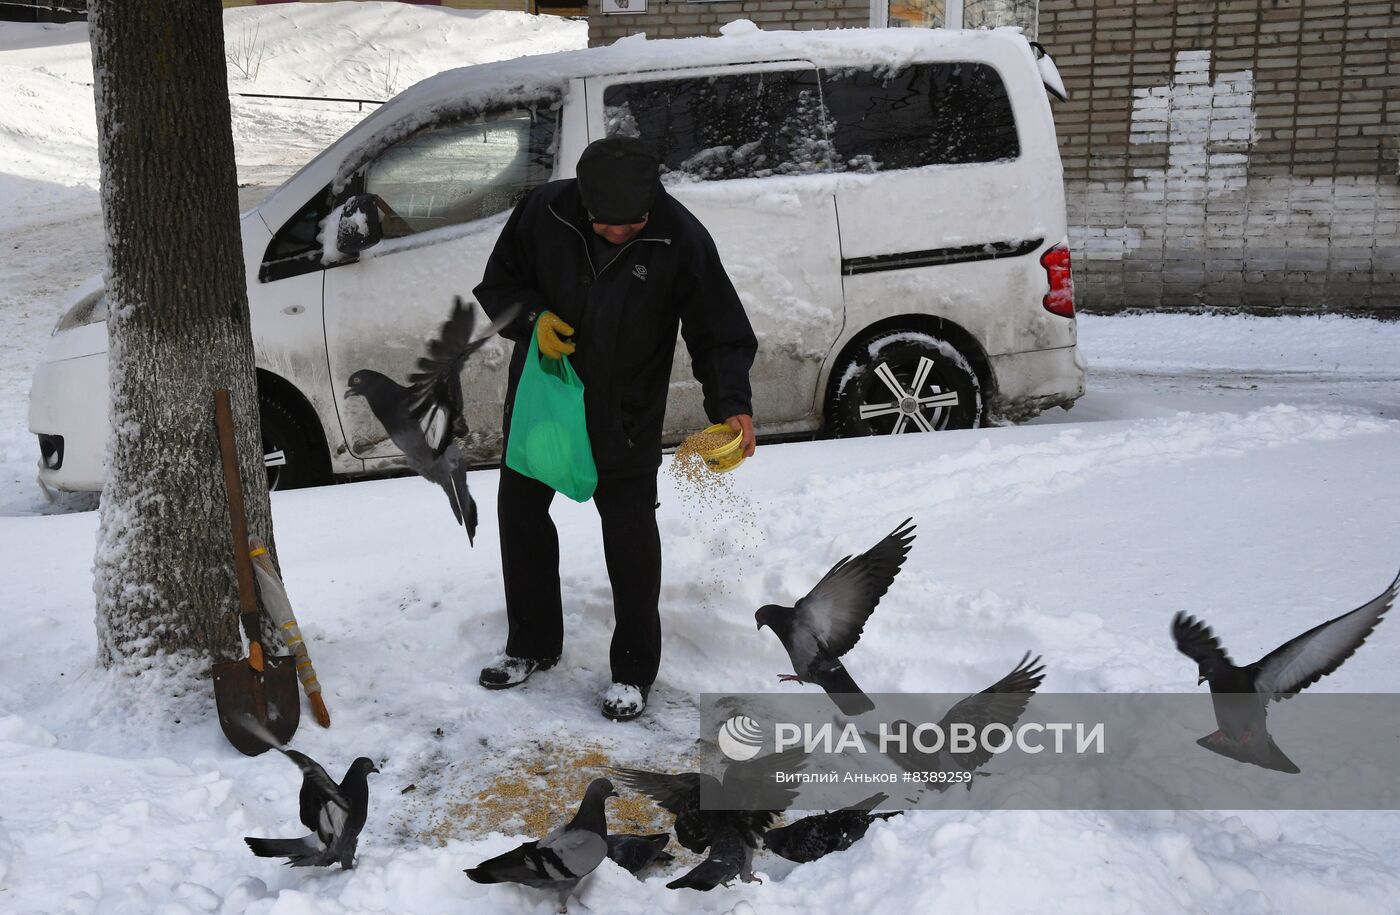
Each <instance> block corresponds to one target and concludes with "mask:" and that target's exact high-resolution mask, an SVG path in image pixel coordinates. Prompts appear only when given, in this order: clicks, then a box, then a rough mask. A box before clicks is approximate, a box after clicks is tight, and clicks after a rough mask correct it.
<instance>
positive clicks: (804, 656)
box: [754, 518, 914, 715]
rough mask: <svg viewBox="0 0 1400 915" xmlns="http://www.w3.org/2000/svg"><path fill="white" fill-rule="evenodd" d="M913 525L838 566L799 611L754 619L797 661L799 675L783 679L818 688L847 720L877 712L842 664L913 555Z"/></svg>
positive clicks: (768, 610) (769, 610)
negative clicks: (852, 716)
mask: <svg viewBox="0 0 1400 915" xmlns="http://www.w3.org/2000/svg"><path fill="white" fill-rule="evenodd" d="M911 520H912V519H910V518H906V519H904V522H903V523H902V524H900V526H899V527H897V528H895V529H894V530H893V531H892V532H890V533H889V534H888V535H886V536H885V538H884V539H882V540H881V541H880V542H879V543H877V544H875V545H874V546H873V547H871V548H870V549H869V550H867V551H866V552H864V553H862V554H860V555H859V556H856V557H854V558H852V557H850V556H847V557H846V558H845V559H842V560H841V561H840V562H838V563H836V565H834V566H832V568H831V571H830V572H827V573H826V575H824V576H823V577H822V580H821V581H819V582H817V585H816V587H814V588H813V589H812V590H811V591H810V592H809V593H808V594H807V596H806V597H804V598H802V599H800V600H799V601H798V602H797V606H796V607H782V606H778V605H776V604H768V605H766V606H763V607H760V608H759V610H758V612H757V613H755V614H754V618H755V619H756V620H757V621H758V628H759V629H762V628H763V627H764V626H767V627H769V628H770V629H772V630H773V634H774V635H776V636H777V637H778V640H779V641H780V642H782V643H783V647H784V648H786V649H787V653H788V657H789V658H790V659H791V660H792V665H793V670H794V673H791V674H779V675H778V679H779V680H784V681H793V682H797V683H815V684H817V685H818V686H820V687H821V688H822V689H824V690H826V692H827V695H829V696H830V697H831V700H832V701H833V702H835V703H836V707H837V708H839V709H841V711H842V713H843V714H846V715H859V714H861V713H862V712H868V711H870V710H871V709H873V708H875V703H873V702H871V701H870V697H869V696H867V695H865V693H863V692H861V689H860V687H859V686H857V685H856V681H855V680H853V679H852V678H851V675H850V674H849V673H847V672H846V668H845V667H844V666H843V665H842V664H841V660H840V659H841V656H842V655H844V654H845V653H846V652H848V651H850V650H851V648H852V647H853V646H854V645H855V644H856V642H857V641H858V640H859V639H860V634H861V632H862V631H863V630H864V628H865V621H866V620H868V619H869V618H870V614H871V613H872V612H874V610H875V605H876V604H878V603H879V602H880V598H882V597H884V596H885V592H886V591H888V590H889V589H890V584H891V583H892V582H893V581H894V577H895V576H896V575H897V574H899V569H900V566H902V565H903V564H904V557H905V556H907V555H909V547H910V545H911V544H912V543H913V542H914V525H912V524H911V523H910V521H911Z"/></svg>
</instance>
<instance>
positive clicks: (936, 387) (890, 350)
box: [827, 330, 983, 438]
mask: <svg viewBox="0 0 1400 915" xmlns="http://www.w3.org/2000/svg"><path fill="white" fill-rule="evenodd" d="M832 377H833V378H835V379H836V387H835V389H834V391H833V393H832V398H831V404H830V408H829V412H828V414H827V415H828V426H829V428H830V429H831V431H832V433H833V434H834V435H836V436H838V437H840V438H851V437H855V436H860V435H892V434H900V433H903V432H934V431H944V430H947V429H975V428H977V427H978V426H980V425H981V424H982V410H983V407H982V385H981V382H980V381H979V380H978V378H977V371H976V370H975V369H973V367H972V364H971V363H970V362H969V361H968V359H967V357H966V356H964V355H963V354H962V353H961V352H959V351H958V349H957V348H956V347H954V346H953V345H952V344H950V343H948V342H947V341H945V340H942V339H940V338H939V337H936V336H934V335H933V334H929V333H925V332H923V331H916V330H897V331H887V332H885V333H881V334H878V335H876V336H874V337H871V338H870V339H869V340H866V341H864V342H862V343H860V344H857V345H856V346H855V348H854V351H853V352H852V353H851V354H850V355H849V356H848V357H847V358H846V359H844V360H843V361H842V362H841V364H839V365H837V366H836V367H835V369H834V371H833V374H832ZM916 381H917V383H918V390H913V387H914V384H915V382H916ZM896 388H898V391H899V393H900V394H901V395H902V396H898V397H897V396H896Z"/></svg>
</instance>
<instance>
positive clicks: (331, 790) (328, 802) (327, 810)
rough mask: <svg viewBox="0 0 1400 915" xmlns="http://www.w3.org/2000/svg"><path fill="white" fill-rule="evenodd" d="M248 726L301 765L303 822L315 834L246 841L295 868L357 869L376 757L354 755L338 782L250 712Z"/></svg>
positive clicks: (260, 853) (266, 855)
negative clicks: (280, 742)
mask: <svg viewBox="0 0 1400 915" xmlns="http://www.w3.org/2000/svg"><path fill="white" fill-rule="evenodd" d="M244 726H245V727H246V728H247V729H248V730H249V731H250V732H251V733H253V734H256V735H258V736H259V737H261V738H262V739H263V740H264V741H265V742H266V743H267V745H268V746H270V747H272V748H273V749H274V750H276V751H278V752H279V753H281V754H282V755H283V756H285V757H287V758H288V759H290V760H291V761H292V762H294V763H296V764H297V768H299V769H301V795H300V798H299V800H300V807H301V810H300V813H301V822H302V825H303V826H305V827H306V828H307V829H310V830H311V835H309V836H304V837H302V838H300V839H258V838H253V837H251V836H250V837H247V838H245V839H244V840H243V841H244V842H247V843H248V847H249V848H251V849H252V850H253V854H255V855H257V856H258V857H259V858H287V859H288V860H287V864H288V865H290V866H292V867H328V866H330V865H332V864H335V863H336V862H337V861H338V862H340V866H341V867H343V868H345V869H346V870H350V869H351V868H353V867H354V866H355V848H356V846H357V845H358V844H359V840H360V830H361V829H363V828H364V825H365V818H366V817H367V816H368V814H369V779H368V776H369V774H370V773H371V772H378V771H379V769H378V767H376V766H375V764H374V761H373V760H371V759H369V758H367V757H364V756H361V757H360V758H359V759H356V760H355V761H354V762H353V763H351V764H350V768H349V769H348V770H347V771H346V773H345V777H344V778H343V779H341V780H340V784H336V783H335V782H334V781H332V780H331V777H330V776H329V775H327V774H326V770H325V769H322V768H321V766H320V764H318V763H317V762H316V760H314V759H312V758H311V757H309V756H307V755H306V754H305V753H298V752H297V751H296V750H287V749H283V748H282V747H281V746H279V745H278V743H277V739H276V738H275V737H273V736H272V734H271V733H269V732H268V731H267V729H266V728H264V727H263V726H262V725H261V724H259V723H258V722H257V721H256V720H255V719H254V718H252V717H251V716H246V720H245V721H244Z"/></svg>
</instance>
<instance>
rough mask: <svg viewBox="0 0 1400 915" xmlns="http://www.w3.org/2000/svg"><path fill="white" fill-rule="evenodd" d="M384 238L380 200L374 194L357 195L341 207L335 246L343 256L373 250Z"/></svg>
mask: <svg viewBox="0 0 1400 915" xmlns="http://www.w3.org/2000/svg"><path fill="white" fill-rule="evenodd" d="M383 238H384V227H383V225H382V224H381V223H380V220H379V198H378V197H376V196H375V195H374V194H357V195H356V196H354V197H351V198H350V199H349V200H347V201H345V202H344V203H343V204H341V205H340V216H339V218H338V219H337V220H336V229H335V246H336V249H337V250H338V251H339V252H340V253H341V254H343V255H350V254H359V253H360V252H361V251H363V250H365V249H366V248H372V247H374V246H375V245H377V244H379V242H380V241H382V240H383Z"/></svg>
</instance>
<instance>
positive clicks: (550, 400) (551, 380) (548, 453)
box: [506, 334, 598, 502]
mask: <svg viewBox="0 0 1400 915" xmlns="http://www.w3.org/2000/svg"><path fill="white" fill-rule="evenodd" d="M506 466H507V467H509V468H510V469H511V470H514V471H515V472H516V473H520V474H524V475H525V476H527V477H531V478H533V479H536V480H539V481H540V482H541V483H543V484H545V485H546V486H548V487H549V488H550V489H553V490H554V491H556V492H562V493H563V494H564V495H566V496H568V497H569V498H570V499H573V500H574V501H575V502H587V501H588V500H589V499H591V498H593V490H595V489H597V488H598V468H597V466H596V465H595V464H594V463H593V446H592V445H591V444H589V441H588V421H587V418H586V417H585V415H584V411H583V382H582V381H580V380H579V377H578V374H577V373H576V372H575V371H574V367H573V366H572V365H569V357H568V356H564V357H563V358H561V359H546V358H545V357H543V356H541V355H540V349H539V345H538V344H537V343H536V342H535V337H534V335H533V334H531V335H530V352H529V353H527V354H526V356H525V367H524V368H523V369H522V370H521V372H520V381H519V383H517V384H516V386H515V406H514V408H513V409H512V412H511V416H510V439H509V441H508V443H507V444H506Z"/></svg>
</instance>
